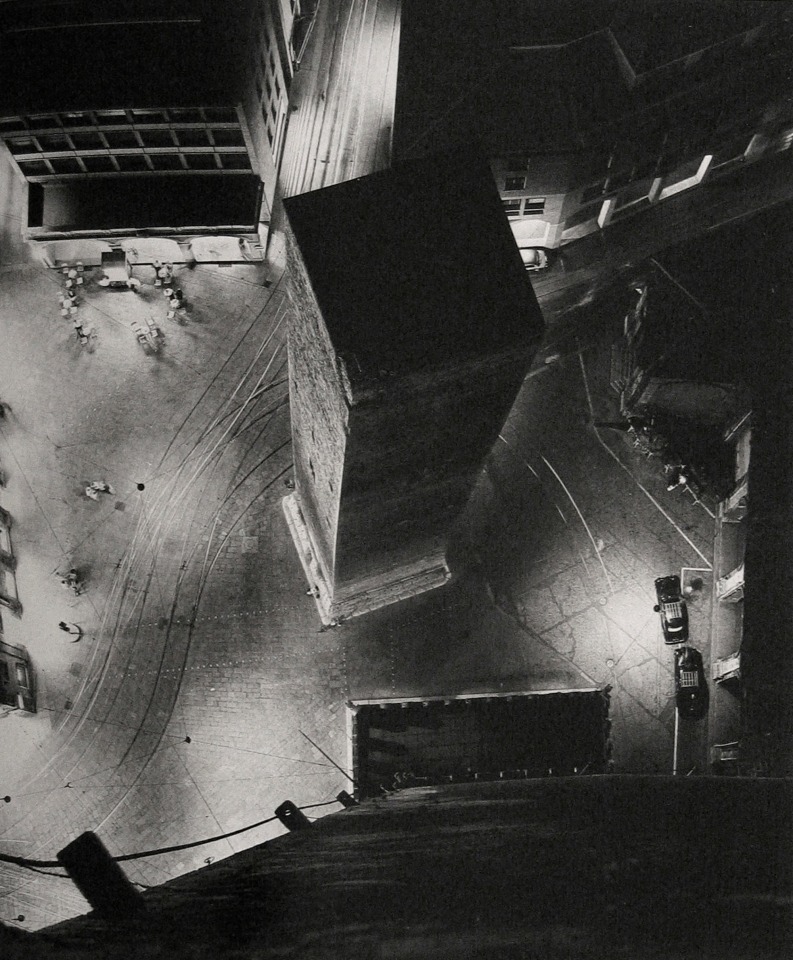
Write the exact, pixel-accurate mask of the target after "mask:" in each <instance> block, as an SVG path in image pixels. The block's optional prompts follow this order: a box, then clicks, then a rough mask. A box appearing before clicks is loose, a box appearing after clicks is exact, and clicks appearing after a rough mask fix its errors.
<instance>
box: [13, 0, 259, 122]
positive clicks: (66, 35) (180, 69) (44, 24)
mask: <svg viewBox="0 0 793 960" xmlns="http://www.w3.org/2000/svg"><path fill="white" fill-rule="evenodd" d="M250 9H251V8H250V2H249V0H224V2H223V3H217V2H211V0H136V2H135V3H122V4H119V3H117V2H113V0H72V2H70V3H60V2H54V0H39V2H37V3H31V2H21V0H10V2H5V3H2V4H0V115H3V114H6V115H7V114H17V113H25V112H30V111H36V112H38V113H41V112H43V111H48V110H67V111H68V110H89V109H101V108H108V107H168V106H174V107H176V106H196V105H205V106H214V105H223V104H227V103H233V102H235V101H236V100H237V99H238V97H237V84H238V82H239V71H240V69H241V68H242V66H244V62H245V58H244V57H243V56H241V55H240V53H239V51H240V49H242V44H243V40H244V36H245V29H246V25H247V23H248V20H249V17H250ZM198 66H200V69H196V68H197V67H198Z"/></svg>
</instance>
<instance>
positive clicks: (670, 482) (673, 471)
mask: <svg viewBox="0 0 793 960" xmlns="http://www.w3.org/2000/svg"><path fill="white" fill-rule="evenodd" d="M684 469H685V468H684V466H683V464H682V463H681V464H670V463H667V464H664V473H665V474H666V489H667V490H674V489H675V488H676V487H684V486H685V485H686V484H687V483H688V477H687V476H686V475H685V473H684V472H683V471H684Z"/></svg>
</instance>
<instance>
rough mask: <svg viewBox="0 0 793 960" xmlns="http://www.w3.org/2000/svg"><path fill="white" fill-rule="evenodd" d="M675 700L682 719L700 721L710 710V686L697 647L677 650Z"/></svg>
mask: <svg viewBox="0 0 793 960" xmlns="http://www.w3.org/2000/svg"><path fill="white" fill-rule="evenodd" d="M675 700H676V701H677V709H678V712H679V713H680V716H681V717H691V718H692V719H693V720H699V719H700V718H701V717H703V716H704V715H705V713H706V712H707V709H708V684H707V681H706V680H705V671H704V670H703V669H702V654H701V653H700V652H699V650H697V649H696V648H695V647H678V648H677V650H675Z"/></svg>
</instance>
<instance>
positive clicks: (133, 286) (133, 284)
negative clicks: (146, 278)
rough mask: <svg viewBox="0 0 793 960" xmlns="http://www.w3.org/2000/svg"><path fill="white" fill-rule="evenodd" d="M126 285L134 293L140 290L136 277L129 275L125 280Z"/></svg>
mask: <svg viewBox="0 0 793 960" xmlns="http://www.w3.org/2000/svg"><path fill="white" fill-rule="evenodd" d="M127 286H128V287H129V289H130V290H132V291H133V292H134V293H137V292H138V291H139V290H140V280H138V279H137V278H136V277H129V278H128V280H127Z"/></svg>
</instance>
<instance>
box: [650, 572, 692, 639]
mask: <svg viewBox="0 0 793 960" xmlns="http://www.w3.org/2000/svg"><path fill="white" fill-rule="evenodd" d="M655 595H656V596H657V597H658V603H657V604H656V605H655V606H654V607H653V610H655V612H656V613H660V614H661V629H662V630H663V631H664V640H665V641H666V643H685V642H686V641H687V640H688V608H687V607H686V601H685V600H684V599H683V598H682V597H681V595H680V577H659V578H658V579H657V580H656V581H655Z"/></svg>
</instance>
